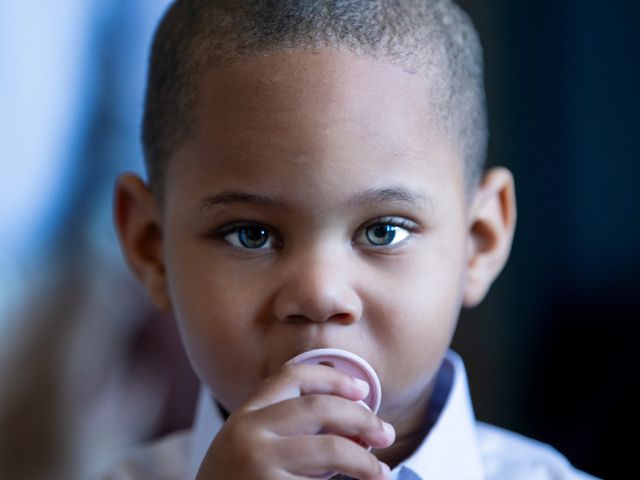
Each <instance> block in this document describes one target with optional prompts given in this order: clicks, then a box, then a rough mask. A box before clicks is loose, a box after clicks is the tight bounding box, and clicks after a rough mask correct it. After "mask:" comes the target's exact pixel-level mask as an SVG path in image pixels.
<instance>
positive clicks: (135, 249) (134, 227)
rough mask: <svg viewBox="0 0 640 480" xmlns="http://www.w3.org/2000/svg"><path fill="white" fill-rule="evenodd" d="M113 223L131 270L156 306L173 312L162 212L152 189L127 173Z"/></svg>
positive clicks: (118, 187) (118, 192)
mask: <svg viewBox="0 0 640 480" xmlns="http://www.w3.org/2000/svg"><path fill="white" fill-rule="evenodd" d="M114 222H115V226H116V230H117V233H118V239H119V241H120V248H121V249H122V252H123V254H124V256H125V259H126V261H127V264H128V265H129V268H131V270H132V271H133V273H134V274H135V275H136V277H137V278H138V280H140V282H141V283H142V284H143V285H144V286H145V288H146V289H147V292H148V293H149V296H150V297H151V300H152V302H153V303H154V305H155V306H156V307H158V308H159V309H161V310H164V311H168V310H170V309H171V304H170V301H169V295H168V292H167V284H166V275H165V265H164V258H163V253H162V240H163V238H162V222H161V215H160V210H159V208H158V205H157V202H156V200H155V197H154V195H153V193H152V192H151V190H150V188H149V187H148V186H147V185H146V184H145V183H144V182H143V181H142V180H141V179H140V178H139V177H138V176H136V175H133V174H124V175H121V176H120V177H119V178H118V181H117V183H116V187H115V192H114Z"/></svg>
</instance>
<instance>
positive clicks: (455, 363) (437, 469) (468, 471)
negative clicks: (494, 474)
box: [394, 350, 485, 480]
mask: <svg viewBox="0 0 640 480" xmlns="http://www.w3.org/2000/svg"><path fill="white" fill-rule="evenodd" d="M436 381H437V384H436V388H435V390H434V393H433V396H432V401H431V406H430V410H431V411H430V412H429V415H428V416H432V415H433V417H435V419H434V424H433V426H432V427H431V430H430V431H429V434H428V435H427V436H426V437H425V439H424V440H423V442H422V444H421V445H420V446H419V447H418V449H417V450H416V451H415V452H414V453H413V455H411V456H410V457H409V458H408V459H407V460H406V461H405V462H403V464H402V465H401V466H399V467H398V468H397V469H395V470H394V473H397V474H398V477H397V478H398V479H402V478H403V475H402V470H403V469H404V470H409V471H410V472H412V473H414V474H415V475H416V476H417V478H420V479H428V478H437V479H439V480H440V479H441V480H459V479H461V478H464V479H465V480H467V479H468V480H482V479H484V478H485V474H484V468H483V466H482V457H481V455H480V448H479V446H478V442H477V438H476V421H475V416H474V414H473V407H472V405H471V397H470V395H469V385H468V383H467V374H466V372H465V368H464V364H463V363H462V359H461V358H460V356H459V355H458V354H456V353H455V352H453V351H452V350H449V351H448V352H447V354H446V356H445V358H444V360H443V362H442V366H441V367H440V370H439V371H438V378H437V380H436ZM406 477H407V478H414V477H412V476H409V475H406Z"/></svg>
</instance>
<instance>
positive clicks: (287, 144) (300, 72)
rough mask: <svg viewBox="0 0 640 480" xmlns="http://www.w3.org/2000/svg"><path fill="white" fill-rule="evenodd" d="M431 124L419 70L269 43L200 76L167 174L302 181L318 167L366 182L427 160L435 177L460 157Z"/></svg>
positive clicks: (423, 164)
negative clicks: (187, 134)
mask: <svg viewBox="0 0 640 480" xmlns="http://www.w3.org/2000/svg"><path fill="white" fill-rule="evenodd" d="M439 132H440V130H439V128H438V121H437V115H434V114H433V112H432V111H431V107H430V102H429V85H428V82H427V80H426V79H425V78H424V77H422V76H420V75H417V74H414V73H410V72H407V71H406V70H404V69H403V68H401V67H398V66H395V65H392V64H389V63H385V62H383V61H377V60H374V59H371V58H369V57H362V56H356V55H355V54H353V53H350V52H339V51H330V50H314V51H310V50H293V51H277V52H272V53H268V54H264V55H260V56H254V57H250V58H248V59H245V60H242V61H240V62H238V63H236V64H234V65H233V66H230V67H227V68H224V69H214V70H212V71H210V72H208V73H207V75H205V76H204V78H203V80H202V81H201V83H200V85H199V94H198V101H197V103H196V107H195V120H194V133H193V135H192V138H191V139H190V140H189V141H187V142H186V147H185V148H182V149H179V150H178V154H177V155H176V156H177V157H178V158H176V160H177V161H173V162H172V164H173V165H180V166H179V167H178V168H172V170H170V172H169V177H170V178H171V177H173V176H174V174H178V175H183V176H184V175H185V174H186V173H188V172H189V171H191V172H192V173H195V172H197V177H198V178H199V179H203V178H207V172H209V173H210V177H211V178H212V179H213V178H214V177H215V179H216V180H218V181H219V182H223V181H224V182H227V183H233V182H234V181H237V182H245V183H247V182H252V181H255V182H257V183H263V184H264V183H265V182H266V181H267V180H269V181H272V180H273V178H274V174H275V173H277V171H278V170H283V169H286V170H287V172H288V174H289V176H290V178H295V179H299V180H300V182H302V183H304V182H306V183H314V179H318V178H320V177H322V175H325V174H326V175H327V176H330V175H332V176H333V177H336V176H341V177H352V178H353V179H354V181H356V180H357V181H361V182H362V183H363V187H364V186H368V187H371V186H374V187H375V185H371V183H372V182H374V181H375V179H374V177H376V176H377V177H379V176H380V173H381V172H383V171H386V172H388V174H389V175H391V176H392V175H393V174H401V173H402V172H403V171H405V173H406V174H407V176H408V177H412V176H414V174H415V171H416V168H418V169H421V171H423V170H425V168H426V167H427V166H428V167H429V168H430V169H431V170H430V172H431V173H430V175H431V176H432V177H433V178H440V179H442V177H443V176H444V175H445V171H446V170H451V167H454V169H455V170H459V168H458V167H459V166H460V165H461V162H456V161H455V157H456V156H457V154H456V152H455V150H454V149H453V148H452V147H451V145H450V144H449V143H448V142H447V141H446V138H444V137H443V136H442V135H441V134H440V133H439ZM180 157H182V158H180ZM185 157H187V161H188V162H189V163H190V164H191V165H193V168H192V169H189V168H184V164H183V161H185ZM445 162H446V163H448V164H449V165H445ZM453 164H460V165H453ZM292 172H293V173H294V174H293V175H291V173H292ZM327 172H329V173H327ZM457 173H460V172H457ZM275 176H277V175H275ZM377 177H376V178H377ZM425 178H426V177H425ZM452 180H453V179H452ZM401 181H402V179H398V182H401ZM398 182H396V183H398ZM266 187H268V185H265V188H266ZM280 187H281V185H278V186H277V187H275V188H280ZM380 187H381V188H383V187H384V185H380ZM267 193H273V192H267Z"/></svg>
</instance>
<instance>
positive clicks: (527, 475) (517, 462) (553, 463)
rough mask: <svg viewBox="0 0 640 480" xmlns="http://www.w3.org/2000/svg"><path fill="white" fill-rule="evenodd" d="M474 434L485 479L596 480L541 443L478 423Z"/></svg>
mask: <svg viewBox="0 0 640 480" xmlns="http://www.w3.org/2000/svg"><path fill="white" fill-rule="evenodd" d="M477 434H478V444H479V446H480V452H481V455H482V458H483V463H484V467H485V471H486V473H487V479H491V480H493V479H502V478H509V479H510V480H596V479H595V477H592V476H591V475H588V474H586V473H584V472H581V471H579V470H576V469H575V468H574V467H573V466H572V465H571V464H570V463H569V461H568V460H567V459H566V458H565V457H564V456H563V455H562V454H561V453H560V452H558V451H557V450H556V449H554V448H553V447H551V446H550V445H547V444H545V443H542V442H538V441H536V440H533V439H531V438H528V437H525V436H523V435H519V434H517V433H514V432H510V431H508V430H505V429H502V428H499V427H496V426H493V425H488V424H486V423H482V422H478V428H477Z"/></svg>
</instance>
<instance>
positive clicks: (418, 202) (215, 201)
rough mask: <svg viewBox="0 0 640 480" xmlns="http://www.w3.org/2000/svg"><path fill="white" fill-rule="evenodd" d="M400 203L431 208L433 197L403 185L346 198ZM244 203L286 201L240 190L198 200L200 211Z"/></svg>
mask: <svg viewBox="0 0 640 480" xmlns="http://www.w3.org/2000/svg"><path fill="white" fill-rule="evenodd" d="M384 203H401V204H406V205H407V206H409V207H413V208H423V207H425V206H426V205H428V206H429V207H431V208H433V206H434V205H435V201H434V199H433V197H431V196H429V195H426V194H424V193H421V192H416V191H413V190H409V189H407V188H405V187H388V188H372V189H368V190H364V191H362V192H359V193H357V194H355V195H354V196H353V197H351V198H350V199H348V200H347V202H346V206H347V207H350V208H354V207H361V206H364V205H371V204H384ZM231 204H246V205H256V206H266V207H284V206H285V205H286V202H284V201H283V200H281V199H279V198H277V197H276V198H273V197H267V196H263V195H256V194H252V193H248V192H242V191H227V192H222V193H219V194H217V195H207V196H206V197H204V198H203V199H202V201H201V202H200V212H202V213H205V212H206V211H207V210H209V209H211V208H213V207H216V206H218V205H231Z"/></svg>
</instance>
